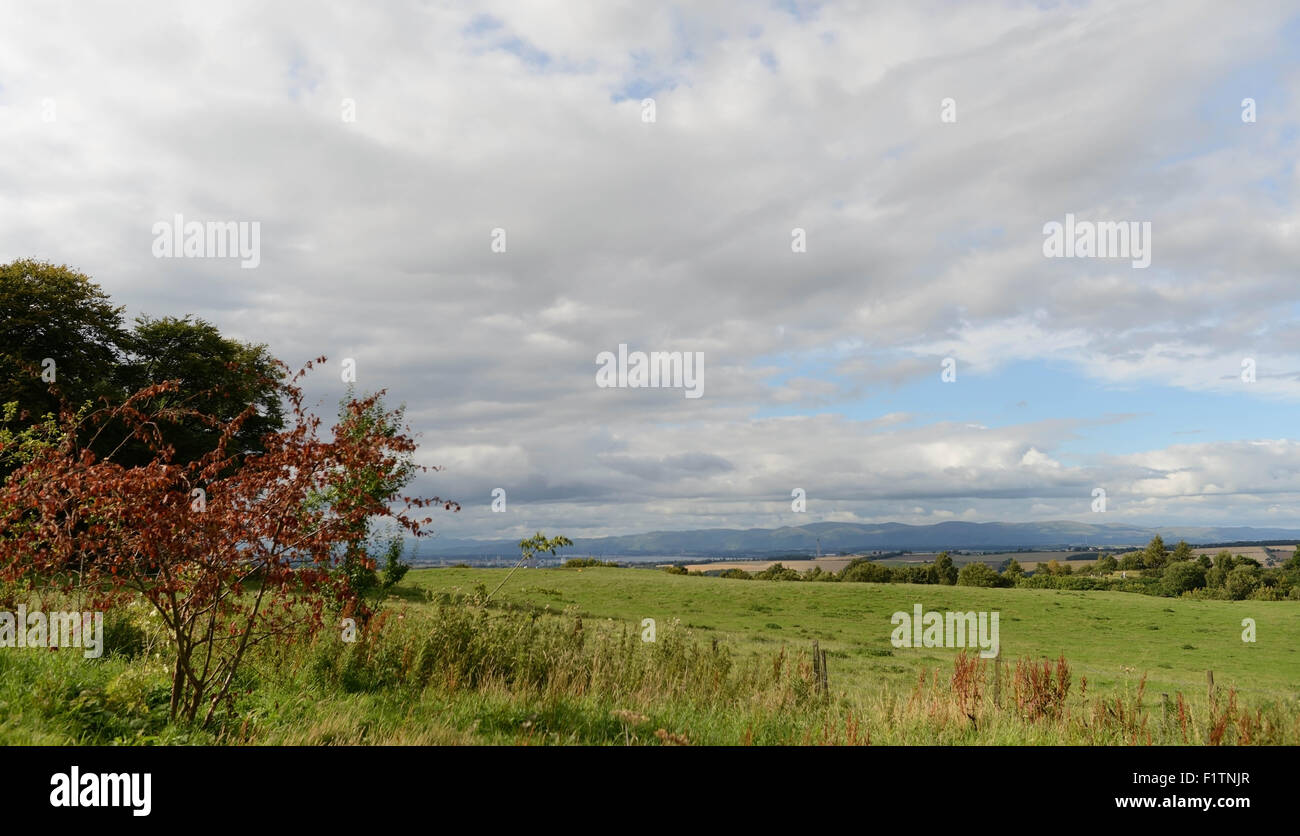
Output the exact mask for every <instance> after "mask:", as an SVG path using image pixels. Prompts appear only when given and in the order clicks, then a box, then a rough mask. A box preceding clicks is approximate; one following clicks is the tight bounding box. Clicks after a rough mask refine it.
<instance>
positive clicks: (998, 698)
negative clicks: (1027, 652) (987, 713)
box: [993, 648, 1002, 708]
mask: <svg viewBox="0 0 1300 836" xmlns="http://www.w3.org/2000/svg"><path fill="white" fill-rule="evenodd" d="M993 705H994V706H995V707H997V708H1001V707H1002V650H1001V648H999V649H998V655H997V656H994V657H993Z"/></svg>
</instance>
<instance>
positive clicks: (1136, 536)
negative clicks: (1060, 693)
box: [420, 520, 1300, 557]
mask: <svg viewBox="0 0 1300 836" xmlns="http://www.w3.org/2000/svg"><path fill="white" fill-rule="evenodd" d="M1156 534H1159V535H1160V536H1161V537H1163V538H1164V539H1165V540H1167V541H1169V542H1170V543H1172V542H1175V541H1177V540H1187V541H1188V542H1189V543H1192V544H1193V545H1200V544H1208V543H1226V542H1238V541H1240V542H1248V541H1265V540H1296V541H1300V529H1284V528H1257V527H1253V526H1191V525H1182V526H1179V525H1169V526H1155V527H1143V526H1132V525H1126V524H1123V523H1083V522H1077V521H1074V520H1051V521H1047V522H1036V523H1005V522H986V523H972V522H962V521H956V520H950V521H947V522H941V523H932V524H928V525H910V524H908V523H898V522H885V523H837V522H815V523H806V524H804V525H799V526H780V527H777V528H744V529H740V528H702V529H691V530H659V531H648V532H643V533H640V534H618V535H612V536H607V537H578V538H571V539H573V547H572V548H568V549H565V551H564V554H571V555H572V554H578V555H598V556H607V557H671V556H681V557H739V556H753V557H762V556H765V555H774V554H790V553H792V552H809V553H814V552H816V550H817V549H818V548H819V546H820V549H821V551H822V552H823V553H834V552H840V551H850V552H858V551H895V550H905V551H933V550H941V549H962V550H972V551H978V550H984V551H995V550H1001V549H1007V550H1014V549H1020V548H1039V549H1042V548H1049V547H1059V548H1068V547H1072V546H1139V545H1143V544H1145V543H1147V542H1148V541H1150V540H1151V538H1152V537H1153V536H1155V535H1156ZM819 541H820V542H819ZM420 552H421V553H422V554H423V555H424V556H438V557H458V556H465V557H469V556H478V557H487V556H494V557H495V556H509V555H518V554H519V547H518V541H517V540H505V539H499V540H473V539H459V540H456V539H453V540H424V541H423V542H421V544H420Z"/></svg>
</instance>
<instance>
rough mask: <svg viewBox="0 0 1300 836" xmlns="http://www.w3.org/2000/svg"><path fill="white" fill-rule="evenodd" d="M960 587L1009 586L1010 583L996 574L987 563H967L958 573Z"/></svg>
mask: <svg viewBox="0 0 1300 836" xmlns="http://www.w3.org/2000/svg"><path fill="white" fill-rule="evenodd" d="M957 585H958V586H986V587H994V586H1009V585H1010V582H1009V581H1007V580H1006V579H1005V578H1003V577H1002V576H1001V575H999V574H998V573H997V572H994V571H993V570H992V569H991V568H989V565H988V564H987V563H979V562H975V563H967V564H966V565H965V566H963V567H961V571H960V572H958V573H957Z"/></svg>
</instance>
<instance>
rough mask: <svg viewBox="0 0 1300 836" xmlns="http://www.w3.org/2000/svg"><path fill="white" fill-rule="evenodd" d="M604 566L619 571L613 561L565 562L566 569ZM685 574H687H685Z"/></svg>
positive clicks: (583, 558)
mask: <svg viewBox="0 0 1300 836" xmlns="http://www.w3.org/2000/svg"><path fill="white" fill-rule="evenodd" d="M598 566H603V567H606V568H610V569H617V568H618V564H617V563H615V562H614V561H612V560H597V559H596V558H594V557H571V558H569V559H568V560H566V561H564V568H565V569H591V568H594V567H598ZM683 574H685V572H683Z"/></svg>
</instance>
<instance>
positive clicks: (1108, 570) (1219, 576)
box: [667, 535, 1300, 601]
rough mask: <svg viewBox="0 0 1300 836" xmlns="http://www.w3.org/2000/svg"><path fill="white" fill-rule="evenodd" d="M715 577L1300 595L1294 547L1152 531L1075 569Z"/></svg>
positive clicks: (944, 568)
mask: <svg viewBox="0 0 1300 836" xmlns="http://www.w3.org/2000/svg"><path fill="white" fill-rule="evenodd" d="M667 571H670V572H673V573H675V574H687V571H686V569H685V568H683V567H680V566H673V567H668V568H667ZM689 574H693V575H695V574H700V575H702V574H705V573H703V572H690V573H689ZM1117 575H1118V577H1117ZM719 576H720V577H723V578H732V579H736V580H758V581H823V582H832V583H836V582H838V583H919V584H940V585H947V586H980V587H1024V588H1027V589H1074V590H1093V589H1095V590H1113V591H1117V592H1137V593H1141V594H1145V595H1161V596H1166V597H1178V596H1187V597H1192V598H1211V599H1228V600H1236V601H1240V600H1243V599H1247V598H1249V599H1253V600H1263V601H1281V600H1300V546H1297V547H1296V550H1295V553H1294V554H1293V555H1292V556H1291V557H1290V558H1289V559H1288V560H1287V561H1286V562H1285V563H1283V564H1282V565H1281V566H1279V567H1274V568H1265V567H1263V566H1261V565H1260V563H1259V561H1257V560H1255V559H1253V558H1249V557H1245V556H1243V555H1233V554H1232V553H1230V552H1229V551H1227V550H1226V549H1225V550H1223V551H1220V552H1219V553H1218V554H1217V555H1215V556H1214V557H1213V558H1211V557H1209V556H1208V555H1199V556H1198V555H1197V554H1196V553H1195V550H1194V549H1193V548H1192V547H1191V546H1190V545H1189V544H1188V543H1186V542H1184V541H1180V542H1179V543H1178V544H1177V545H1176V546H1174V548H1173V550H1172V551H1170V550H1169V549H1168V548H1166V546H1165V543H1164V540H1163V539H1162V538H1161V537H1160V536H1159V535H1157V536H1155V537H1153V538H1152V540H1151V542H1150V543H1148V544H1147V546H1146V548H1145V549H1142V550H1141V551H1136V552H1130V553H1129V554H1126V555H1123V556H1122V558H1119V559H1117V558H1115V557H1114V556H1113V555H1105V556H1103V557H1101V558H1100V559H1098V560H1097V561H1095V562H1093V563H1088V564H1085V565H1084V566H1082V567H1078V568H1075V567H1074V566H1071V564H1070V563H1068V562H1061V561H1057V560H1049V561H1046V562H1043V563H1039V564H1037V565H1036V566H1035V568H1034V570H1033V571H1032V572H1026V571H1025V570H1024V569H1023V568H1022V567H1021V566H1020V564H1019V562H1017V561H1016V559H1015V558H1010V559H1008V560H1005V561H1003V562H1002V563H1001V564H1000V565H999V567H998V568H997V569H994V568H993V567H991V566H989V565H988V564H987V563H983V562H980V561H973V562H970V563H967V564H965V565H964V566H962V567H961V568H960V569H958V568H957V566H956V565H955V564H954V563H953V560H952V557H951V555H950V554H949V553H948V552H946V551H945V552H941V553H940V554H939V555H938V556H937V557H936V558H935V560H934V562H932V563H921V564H913V565H908V566H885V565H883V564H881V563H877V562H875V561H873V560H871V559H869V558H865V557H863V558H857V559H855V560H853V561H852V562H850V563H849V564H848V565H847V566H845V567H844V568H843V569H842V570H841V571H839V572H827V571H826V570H824V569H823V568H822V567H820V566H814V567H813V568H812V569H808V570H806V571H803V572H800V571H798V570H796V569H791V568H789V567H787V566H784V565H783V564H781V563H774V564H772V565H771V566H769V567H767V568H766V569H764V570H762V571H760V572H746V571H745V570H743V569H728V570H726V571H725V572H722V573H721V574H720V575H719Z"/></svg>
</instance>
